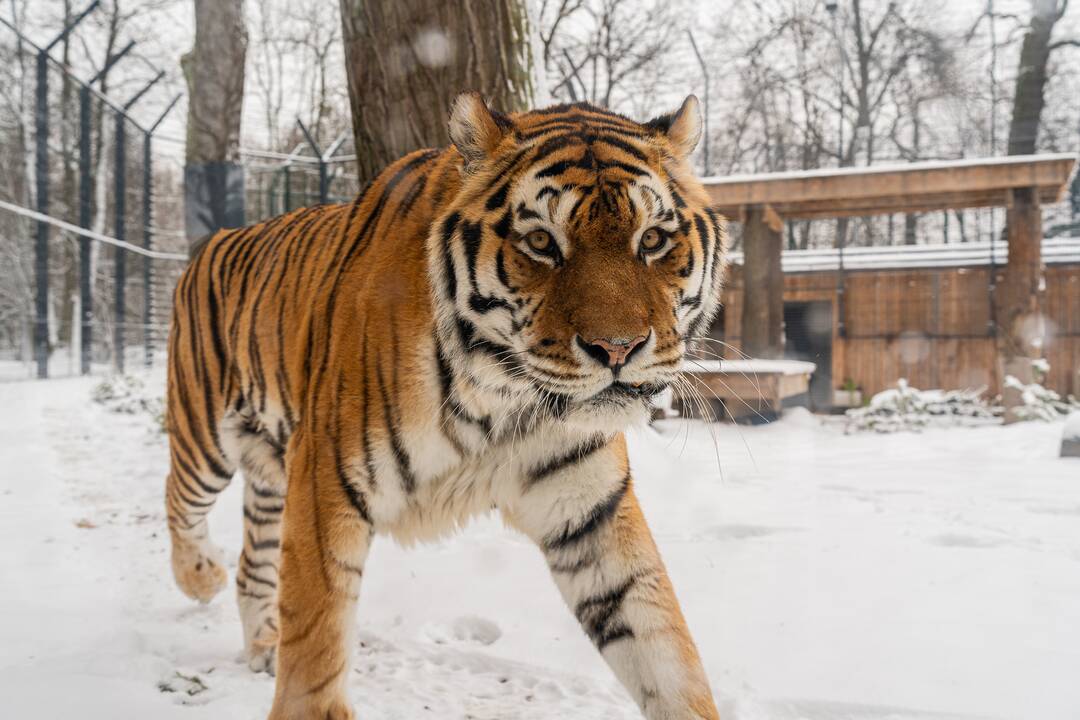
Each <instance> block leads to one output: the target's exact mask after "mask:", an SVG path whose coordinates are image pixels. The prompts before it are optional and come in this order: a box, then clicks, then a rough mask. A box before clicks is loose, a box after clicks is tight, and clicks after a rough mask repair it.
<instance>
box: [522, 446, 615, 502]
mask: <svg viewBox="0 0 1080 720" xmlns="http://www.w3.org/2000/svg"><path fill="white" fill-rule="evenodd" d="M607 443H608V438H607V436H606V435H604V434H602V433H598V434H596V435H593V436H592V437H591V438H588V439H586V440H585V442H583V443H581V444H580V445H578V446H577V447H575V448H574V449H572V450H570V452H567V453H564V454H562V455H558V456H556V457H553V458H551V459H550V460H548V461H547V462H546V463H544V464H543V465H539V466H537V467H535V468H533V469H532V470H530V471H529V474H528V477H527V478H526V480H525V484H526V489H528V488H531V487H532V486H533V485H535V484H536V483H538V482H540V481H542V480H545V479H546V478H548V477H551V476H552V475H554V474H555V473H557V472H559V471H560V470H563V469H564V468H567V467H569V466H570V465H576V464H577V463H580V462H582V461H583V460H585V458H587V457H589V456H590V455H592V454H593V453H594V452H596V451H597V450H599V449H600V448H602V447H604V446H605V445H607Z"/></svg>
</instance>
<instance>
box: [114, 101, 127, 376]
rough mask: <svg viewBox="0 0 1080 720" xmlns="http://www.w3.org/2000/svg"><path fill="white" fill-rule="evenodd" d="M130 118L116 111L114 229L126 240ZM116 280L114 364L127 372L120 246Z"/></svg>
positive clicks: (124, 277)
mask: <svg viewBox="0 0 1080 720" xmlns="http://www.w3.org/2000/svg"><path fill="white" fill-rule="evenodd" d="M125 120H126V118H125V117H124V115H123V113H117V114H116V133H115V138H114V142H115V143H116V168H115V170H114V171H113V173H114V178H115V180H116V183H115V191H114V192H115V197H114V198H113V204H114V208H115V210H116V220H115V227H114V228H113V234H114V235H115V236H116V239H117V240H126V239H127V238H126V237H125V235H126V232H125V231H126V225H127V223H126V222H125V220H124V213H125V210H126V207H125V206H126V202H125V200H126V198H125V194H126V192H127V167H126V165H127V158H126V157H125V148H124V146H125V144H126V138H125V137H124V135H125V133H126V130H125V128H124V121H125ZM114 252H115V258H116V266H115V272H116V279H115V281H114V284H115V287H114V291H115V294H114V297H113V303H114V310H113V315H114V317H113V323H114V324H113V353H114V355H113V366H114V367H115V368H116V371H117V372H120V373H122V372H124V323H125V321H126V319H125V316H126V314H127V312H126V310H127V308H126V306H125V302H126V298H125V284H126V281H127V255H126V251H125V250H123V249H121V248H116V250H115V251H114Z"/></svg>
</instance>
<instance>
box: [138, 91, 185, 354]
mask: <svg viewBox="0 0 1080 720" xmlns="http://www.w3.org/2000/svg"><path fill="white" fill-rule="evenodd" d="M180 97H181V96H180V95H177V96H175V97H174V98H173V99H172V101H171V102H170V103H169V105H168V107H166V108H165V111H164V112H163V113H161V115H159V116H158V119H157V120H156V121H154V124H153V125H151V126H150V127H149V128H148V129H147V130H146V132H145V133H143V193H142V195H143V198H142V199H143V247H145V248H146V249H147V250H152V249H153V245H154V230H153V227H152V224H153V220H154V199H153V198H154V195H153V190H154V172H153V154H152V146H153V139H154V131H155V130H157V129H158V126H159V125H161V123H162V122H163V121H164V120H165V116H166V115H168V114H169V112H171V111H172V109H173V107H175V106H176V103H177V101H179V100H180ZM151 260H152V258H151V257H150V256H149V255H144V256H143V355H144V361H145V363H146V367H151V366H152V365H153V364H154V343H153V331H152V329H151V326H150V325H151V322H152V320H153V317H154V293H153V289H152V283H151V276H152V275H153V266H152V263H151Z"/></svg>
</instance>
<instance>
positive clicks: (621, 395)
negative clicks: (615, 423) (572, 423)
mask: <svg viewBox="0 0 1080 720" xmlns="http://www.w3.org/2000/svg"><path fill="white" fill-rule="evenodd" d="M668 385H669V383H666V382H652V383H628V382H623V381H621V380H613V381H612V382H611V384H610V385H608V386H607V387H606V388H604V389H603V390H601V391H600V392H598V393H596V394H595V395H593V396H592V397H590V398H588V400H587V402H590V403H593V404H601V403H617V404H620V405H623V404H626V403H628V402H631V401H634V400H648V399H650V398H652V397H653V396H655V395H659V394H660V393H662V392H663V391H664V390H666V389H667V387H668Z"/></svg>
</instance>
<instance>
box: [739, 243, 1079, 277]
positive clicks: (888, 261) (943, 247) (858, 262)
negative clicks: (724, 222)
mask: <svg viewBox="0 0 1080 720" xmlns="http://www.w3.org/2000/svg"><path fill="white" fill-rule="evenodd" d="M1008 253H1009V246H1008V243H1007V242H1004V241H996V240H995V241H993V243H992V244H991V241H984V242H969V243H949V244H944V243H938V244H932V245H931V244H928V245H886V246H873V247H847V248H844V251H843V255H844V269H845V270H888V269H903V268H934V267H978V266H982V265H990V264H991V261H992V262H993V263H994V264H996V265H998V266H1002V265H1005V263H1006V260H1007V259H1008ZM1042 259H1043V262H1045V263H1046V264H1047V265H1062V264H1076V263H1080V238H1078V237H1069V238H1065V237H1061V238H1044V239H1043V244H1042ZM728 261H729V262H732V263H734V264H736V265H742V263H743V254H742V253H741V252H732V253H728ZM780 262H781V265H782V266H783V270H784V272H814V271H821V270H836V269H837V268H839V267H840V251H839V250H837V249H836V248H815V249H810V250H785V251H784V252H783V253H782V254H781V256H780Z"/></svg>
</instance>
